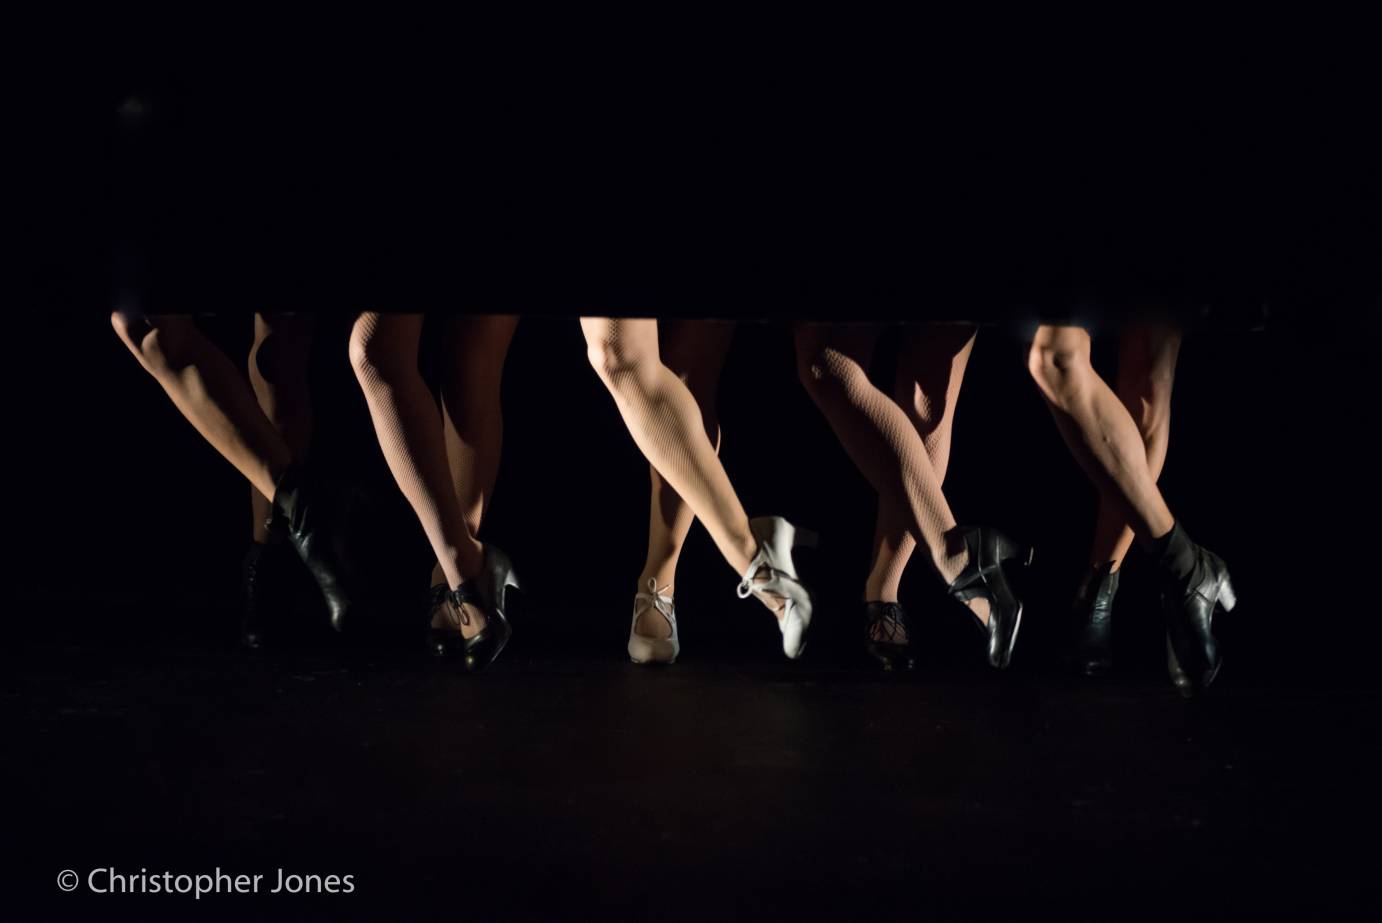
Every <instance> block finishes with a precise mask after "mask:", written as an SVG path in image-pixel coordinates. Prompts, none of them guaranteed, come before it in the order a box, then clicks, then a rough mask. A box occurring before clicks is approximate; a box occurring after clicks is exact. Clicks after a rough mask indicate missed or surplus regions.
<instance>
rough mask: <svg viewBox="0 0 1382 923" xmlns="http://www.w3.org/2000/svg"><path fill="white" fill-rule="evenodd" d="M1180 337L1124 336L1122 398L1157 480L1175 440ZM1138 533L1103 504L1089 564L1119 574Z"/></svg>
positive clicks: (1163, 328)
mask: <svg viewBox="0 0 1382 923" xmlns="http://www.w3.org/2000/svg"><path fill="white" fill-rule="evenodd" d="M1180 343H1181V334H1180V330H1178V329H1177V328H1175V327H1173V326H1170V325H1165V324H1155V325H1153V324H1146V325H1139V326H1135V327H1129V328H1128V329H1126V330H1124V331H1123V336H1122V338H1121V339H1120V340H1119V344H1118V384H1117V393H1118V399H1119V400H1121V401H1122V402H1123V406H1125V407H1127V408H1128V413H1130V414H1132V418H1133V422H1134V423H1136V424H1137V429H1138V432H1140V433H1141V434H1142V443H1143V445H1144V446H1145V447H1146V452H1147V468H1148V470H1149V471H1150V472H1151V476H1152V479H1153V480H1156V479H1157V478H1160V477H1161V468H1162V466H1163V465H1164V464H1165V462H1166V447H1167V443H1168V442H1169V441H1170V435H1171V387H1172V385H1173V383H1174V382H1175V378H1176V359H1177V357H1178V356H1179V355H1180ZM1132 542H1133V532H1132V529H1131V528H1129V526H1128V524H1127V520H1125V519H1123V518H1122V517H1121V516H1120V515H1119V514H1118V509H1117V507H1116V505H1114V504H1110V503H1108V502H1106V501H1104V500H1103V498H1102V495H1101V496H1100V501H1099V514H1098V519H1097V521H1096V525H1095V528H1094V541H1093V544H1092V545H1091V547H1090V552H1089V563H1090V564H1091V565H1092V566H1095V567H1097V566H1100V565H1103V564H1109V563H1111V564H1112V565H1113V567H1112V568H1111V570H1115V571H1116V570H1118V568H1119V567H1121V566H1122V564H1123V558H1124V557H1125V556H1126V555H1127V553H1128V549H1129V548H1131V547H1132Z"/></svg>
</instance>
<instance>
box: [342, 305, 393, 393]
mask: <svg viewBox="0 0 1382 923" xmlns="http://www.w3.org/2000/svg"><path fill="white" fill-rule="evenodd" d="M398 353H399V350H397V349H394V348H393V340H392V339H391V338H390V337H388V336H386V335H385V334H384V332H383V331H382V330H381V325H380V324H378V323H374V322H371V321H370V320H369V319H368V318H365V317H362V318H360V319H359V320H357V321H356V322H355V327H354V328H353V329H352V330H351V331H350V367H351V368H353V369H354V370H355V377H356V378H358V379H360V380H361V381H379V380H383V381H388V380H389V379H391V378H393V377H395V376H397V375H398V374H399V372H400V371H401V370H402V361H403V360H402V358H401V357H400V356H399V355H398Z"/></svg>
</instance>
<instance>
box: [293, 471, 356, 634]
mask: <svg viewBox="0 0 1382 923" xmlns="http://www.w3.org/2000/svg"><path fill="white" fill-rule="evenodd" d="M327 494H328V491H327V490H326V489H325V488H324V487H323V486H322V485H321V484H320V483H319V482H318V481H317V480H316V478H315V477H313V476H312V474H311V473H310V472H309V471H307V470H306V469H304V468H301V467H299V466H297V465H294V466H292V467H290V468H289V469H288V470H287V471H285V472H283V476H282V477H280V478H279V479H278V483H277V484H276V485H275V487H274V508H275V509H276V510H277V511H278V513H279V514H281V515H282V517H283V520H284V522H285V523H286V527H287V528H286V531H287V536H288V541H289V543H290V544H291V545H292V546H293V548H294V550H296V551H297V553H298V557H299V558H301V559H302V563H303V564H305V565H307V570H308V571H309V572H310V573H311V574H312V578H313V579H314V580H316V582H317V587H318V588H319V589H320V590H321V593H322V596H323V597H324V598H325V599H326V607H327V610H328V611H329V612H330V614H331V627H332V628H334V629H336V630H337V631H345V630H346V626H347V625H348V624H349V623H350V622H351V621H352V619H351V613H352V611H353V607H354V594H353V593H352V591H351V586H350V584H351V579H350V576H349V575H350V566H349V558H348V556H347V554H346V550H345V536H346V534H347V531H348V530H347V529H346V523H345V520H346V517H347V515H348V511H347V509H346V504H345V503H344V501H343V498H340V497H335V496H328V495H327Z"/></svg>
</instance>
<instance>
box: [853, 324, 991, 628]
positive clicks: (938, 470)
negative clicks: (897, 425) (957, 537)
mask: <svg viewBox="0 0 1382 923" xmlns="http://www.w3.org/2000/svg"><path fill="white" fill-rule="evenodd" d="M977 333H978V331H977V330H976V328H974V327H971V326H968V325H959V324H928V325H926V326H924V327H921V328H909V329H908V330H907V331H906V332H905V333H904V339H903V342H902V347H901V350H900V351H899V353H898V357H897V376H896V381H895V384H894V388H893V397H894V399H895V400H896V401H897V404H898V406H900V407H901V408H902V411H903V412H904V413H905V414H907V418H908V419H909V420H910V421H911V422H912V425H913V426H914V427H915V428H916V431H917V434H918V435H920V436H921V441H922V444H923V445H924V446H925V447H926V454H927V456H928V457H929V458H930V459H931V467H932V469H933V470H934V471H935V474H936V480H937V481H938V482H939V483H940V484H942V485H943V484H944V483H945V474H946V471H947V469H948V468H949V466H950V434H951V430H952V426H953V424H954V420H955V406H956V404H957V402H958V401H959V397H960V385H961V384H962V383H963V382H964V374H965V367H966V366H967V365H968V364H969V356H970V354H971V353H972V352H973V350H974V339H975V337H976V335H977ZM907 519H908V517H907V513H906V511H905V510H904V509H903V508H902V507H900V506H898V505H896V504H890V503H885V502H884V501H883V500H882V498H881V497H880V498H879V502H878V528H877V531H876V532H875V534H874V549H875V550H874V560H873V569H872V570H871V571H870V572H869V576H868V580H867V581H866V582H865V585H864V598H865V599H866V600H871V601H881V602H897V596H898V588H899V584H900V583H901V580H902V574H903V572H904V571H905V570H906V568H907V562H908V561H910V560H911V557H912V552H913V551H914V550H915V549H916V544H917V542H916V536H914V535H913V534H912V533H911V532H909V531H907ZM875 640H889V639H885V638H878V639H875ZM896 640H898V641H901V640H903V639H896Z"/></svg>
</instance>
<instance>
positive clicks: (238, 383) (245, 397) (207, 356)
mask: <svg viewBox="0 0 1382 923" xmlns="http://www.w3.org/2000/svg"><path fill="white" fill-rule="evenodd" d="M111 326H112V327H114V328H115V332H116V334H117V335H118V336H119V337H120V340H121V342H123V343H124V344H125V345H126V346H127V347H128V348H129V350H130V352H131V353H133V354H134V357H135V358H136V359H138V360H139V364H140V365H142V366H143V367H144V369H145V370H146V371H147V372H148V373H149V374H150V375H152V376H153V378H154V380H155V381H157V382H158V384H159V386H160V387H161V388H163V390H164V392H165V393H166V394H167V395H168V397H169V398H170V399H171V400H172V402H173V404H174V405H175V406H176V407H177V408H178V410H179V412H181V413H182V415H183V416H184V417H186V418H187V420H188V422H190V423H191V424H192V425H193V426H194V427H196V430H197V432H199V433H201V434H202V436H203V437H204V438H205V439H206V441H207V442H209V443H211V445H212V447H213V448H215V449H216V451H217V452H219V453H220V454H221V455H222V457H224V458H225V459H226V460H227V461H229V462H230V463H231V464H232V465H233V466H234V467H235V469H236V470H237V471H239V472H240V473H241V474H242V475H244V476H245V478H246V479H247V480H248V481H249V482H250V484H251V485H252V486H253V487H254V489H255V490H257V491H259V493H261V494H262V495H264V496H265V497H267V498H268V499H269V500H270V501H272V499H273V496H274V485H275V484H277V483H278V479H279V478H280V477H281V476H282V475H283V472H284V471H286V470H287V469H288V467H289V466H290V465H291V464H292V461H293V452H292V449H291V448H290V447H289V445H288V443H287V441H286V440H285V439H284V438H283V435H282V434H281V433H279V431H278V430H277V429H276V428H275V427H274V425H273V423H272V422H270V420H269V418H268V417H267V416H265V415H264V412H263V411H262V410H261V409H260V408H259V402H258V401H257V400H256V399H255V396H254V391H253V390H252V389H251V388H250V385H249V383H248V382H246V381H245V378H244V376H243V375H241V374H240V372H239V370H238V369H236V368H235V366H234V365H233V364H232V363H231V361H230V360H229V359H228V358H227V357H226V355H225V353H223V352H221V350H219V349H217V348H216V346H215V345H213V344H212V343H211V341H210V340H208V339H207V338H206V336H205V335H204V334H203V333H202V332H201V331H200V330H198V329H197V327H196V325H195V324H194V323H193V322H192V318H190V317H186V316H182V315H161V316H155V317H131V316H128V315H125V314H121V313H119V312H116V313H114V314H112V315H111Z"/></svg>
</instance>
